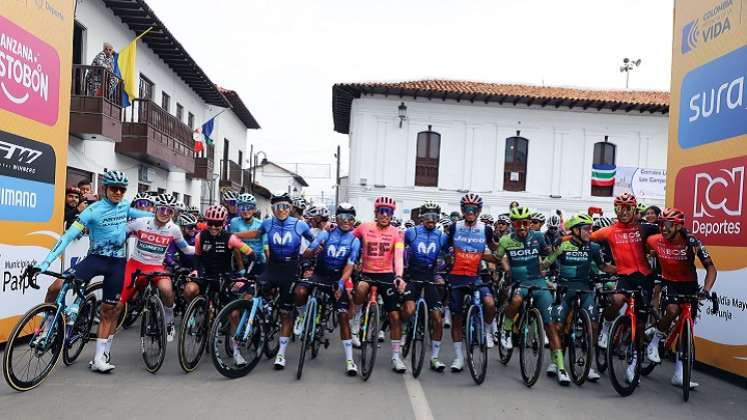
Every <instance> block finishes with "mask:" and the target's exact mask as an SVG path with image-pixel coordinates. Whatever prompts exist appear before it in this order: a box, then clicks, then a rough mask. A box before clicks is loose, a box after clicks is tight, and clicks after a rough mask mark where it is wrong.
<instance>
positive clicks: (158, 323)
mask: <svg viewBox="0 0 747 420" xmlns="http://www.w3.org/2000/svg"><path fill="white" fill-rule="evenodd" d="M142 315H143V316H142V317H141V320H140V351H141V353H142V356H143V362H145V370H147V371H148V372H150V373H156V372H158V370H159V369H161V365H163V361H164V359H165V358H166V322H165V317H166V315H165V313H164V309H163V302H161V299H159V298H158V297H157V296H151V297H150V298H149V299H148V300H147V301H146V302H145V308H144V310H143V314H142ZM148 344H151V345H154V349H155V351H154V352H153V353H152V354H151V353H150V352H149V351H147V350H146V346H147V345H148Z"/></svg>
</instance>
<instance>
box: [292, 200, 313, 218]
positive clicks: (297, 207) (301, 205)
mask: <svg viewBox="0 0 747 420" xmlns="http://www.w3.org/2000/svg"><path fill="white" fill-rule="evenodd" d="M291 203H292V204H293V209H292V210H291V217H295V218H296V219H298V220H304V221H305V220H306V213H305V212H306V209H307V208H308V207H309V203H308V202H307V201H306V199H305V198H303V197H301V196H300V195H299V196H295V197H291Z"/></svg>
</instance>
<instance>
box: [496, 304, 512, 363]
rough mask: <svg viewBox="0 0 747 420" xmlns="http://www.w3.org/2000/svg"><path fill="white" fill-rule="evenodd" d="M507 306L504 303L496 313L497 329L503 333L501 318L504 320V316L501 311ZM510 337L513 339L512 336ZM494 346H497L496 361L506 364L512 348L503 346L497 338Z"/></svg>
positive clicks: (509, 359)
mask: <svg viewBox="0 0 747 420" xmlns="http://www.w3.org/2000/svg"><path fill="white" fill-rule="evenodd" d="M507 307H508V305H504V306H503V308H501V310H500V312H499V313H498V322H497V324H498V329H499V331H500V333H501V334H503V320H504V318H505V316H506V315H505V314H504V313H503V312H504V311H505V310H506V308H507ZM512 335H513V334H512ZM512 339H513V337H512ZM496 347H498V361H499V362H501V363H502V364H504V365H507V364H508V362H509V361H511V355H512V354H513V352H514V349H513V348H510V349H507V348H504V347H503V345H502V342H501V340H498V344H497V346H496Z"/></svg>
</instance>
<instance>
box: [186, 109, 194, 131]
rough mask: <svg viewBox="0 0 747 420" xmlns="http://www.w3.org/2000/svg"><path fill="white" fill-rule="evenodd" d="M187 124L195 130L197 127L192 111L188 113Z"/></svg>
mask: <svg viewBox="0 0 747 420" xmlns="http://www.w3.org/2000/svg"><path fill="white" fill-rule="evenodd" d="M187 125H188V126H189V128H191V129H192V130H194V129H195V114H193V113H191V112H188V113H187Z"/></svg>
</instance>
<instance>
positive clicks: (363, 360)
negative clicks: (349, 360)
mask: <svg viewBox="0 0 747 420" xmlns="http://www.w3.org/2000/svg"><path fill="white" fill-rule="evenodd" d="M361 281H364V282H366V283H368V284H369V285H370V288H369V290H368V302H367V303H366V307H365V309H364V310H363V314H362V317H361V321H362V323H361V325H360V332H359V337H360V342H361V346H360V348H359V349H358V352H357V353H358V365H359V366H360V367H361V379H363V380H364V381H367V380H368V379H369V378H370V377H371V373H372V372H373V367H374V364H376V350H377V349H378V347H379V343H378V336H379V326H380V324H379V304H378V303H377V298H378V289H379V287H380V286H382V287H386V286H390V287H394V285H393V284H392V283H387V282H381V281H377V280H373V279H371V278H369V277H366V276H361Z"/></svg>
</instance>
